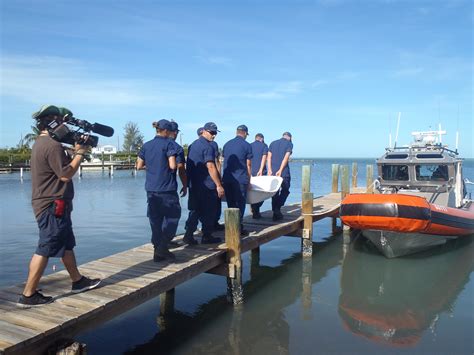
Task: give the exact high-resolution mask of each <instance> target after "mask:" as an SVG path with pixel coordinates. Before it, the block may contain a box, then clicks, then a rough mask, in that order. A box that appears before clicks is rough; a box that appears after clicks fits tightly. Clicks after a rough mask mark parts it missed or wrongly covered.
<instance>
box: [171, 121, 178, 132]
mask: <svg viewBox="0 0 474 355" xmlns="http://www.w3.org/2000/svg"><path fill="white" fill-rule="evenodd" d="M169 130H170V131H172V132H178V131H179V129H178V124H177V123H176V122H175V121H171V122H170V129H169Z"/></svg>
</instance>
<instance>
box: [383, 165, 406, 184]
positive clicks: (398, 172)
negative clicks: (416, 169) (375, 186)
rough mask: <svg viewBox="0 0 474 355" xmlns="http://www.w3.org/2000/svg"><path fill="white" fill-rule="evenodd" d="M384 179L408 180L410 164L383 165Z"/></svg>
mask: <svg viewBox="0 0 474 355" xmlns="http://www.w3.org/2000/svg"><path fill="white" fill-rule="evenodd" d="M382 179H384V180H388V181H408V165H382Z"/></svg>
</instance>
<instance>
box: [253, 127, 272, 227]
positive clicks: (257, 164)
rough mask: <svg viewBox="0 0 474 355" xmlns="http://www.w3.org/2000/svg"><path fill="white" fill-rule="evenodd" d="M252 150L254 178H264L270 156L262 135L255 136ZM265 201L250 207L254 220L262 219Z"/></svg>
mask: <svg viewBox="0 0 474 355" xmlns="http://www.w3.org/2000/svg"><path fill="white" fill-rule="evenodd" d="M250 147H251V148H252V155H253V157H252V176H262V175H266V174H267V167H266V164H267V156H268V145H266V143H265V138H264V137H263V134H262V133H257V134H256V135H255V141H254V142H252V143H251V144H250ZM262 205H263V201H262V202H259V203H254V204H252V205H250V207H251V209H252V218H254V219H260V218H262V215H261V214H260V207H262Z"/></svg>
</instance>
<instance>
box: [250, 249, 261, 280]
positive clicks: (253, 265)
mask: <svg viewBox="0 0 474 355" xmlns="http://www.w3.org/2000/svg"><path fill="white" fill-rule="evenodd" d="M259 266H260V247H256V248H255V249H252V251H251V252H250V278H251V279H253V278H254V277H255V276H256V274H257V270H258V267H259Z"/></svg>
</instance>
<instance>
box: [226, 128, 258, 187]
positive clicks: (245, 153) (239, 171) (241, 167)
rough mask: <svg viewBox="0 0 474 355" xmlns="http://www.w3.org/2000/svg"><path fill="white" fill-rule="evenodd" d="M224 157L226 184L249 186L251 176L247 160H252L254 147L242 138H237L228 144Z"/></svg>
mask: <svg viewBox="0 0 474 355" xmlns="http://www.w3.org/2000/svg"><path fill="white" fill-rule="evenodd" d="M223 155H224V177H223V181H224V182H235V181H237V182H239V183H240V184H248V183H250V181H249V175H248V170H247V159H248V160H251V159H252V147H251V146H250V144H249V143H248V142H246V141H245V139H244V138H242V137H241V136H236V137H235V138H234V139H231V140H230V141H228V142H227V143H226V144H224V149H223Z"/></svg>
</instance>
